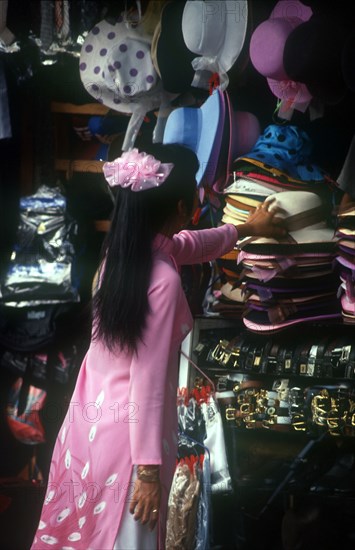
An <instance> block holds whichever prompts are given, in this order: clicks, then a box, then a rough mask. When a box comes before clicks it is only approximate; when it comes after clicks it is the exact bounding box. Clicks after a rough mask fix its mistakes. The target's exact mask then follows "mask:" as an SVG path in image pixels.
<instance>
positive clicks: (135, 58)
mask: <svg viewBox="0 0 355 550" xmlns="http://www.w3.org/2000/svg"><path fill="white" fill-rule="evenodd" d="M79 70H80V78H81V80H82V83H83V84H84V87H85V88H86V90H87V91H88V92H89V94H90V95H91V96H92V97H94V98H95V99H96V101H98V102H99V103H102V104H103V105H105V106H106V107H109V108H111V109H113V110H115V111H119V112H122V113H133V112H134V111H136V110H137V109H142V110H145V111H150V110H152V109H155V108H156V107H158V106H159V104H160V101H161V94H160V92H161V90H162V83H161V81H160V79H159V77H158V75H157V72H156V70H155V69H154V66H153V63H152V59H151V55H150V39H149V37H147V36H145V35H143V34H140V32H138V31H137V30H135V29H133V28H129V27H128V26H127V25H126V23H125V21H124V18H123V16H120V17H119V19H118V20H117V22H116V23H115V24H112V23H110V22H108V21H106V20H105V19H104V20H102V21H100V22H99V23H97V24H96V25H95V26H94V27H93V28H92V29H91V31H90V32H89V33H88V35H87V37H86V39H85V41H84V43H83V45H82V47H81V51H80V63H79Z"/></svg>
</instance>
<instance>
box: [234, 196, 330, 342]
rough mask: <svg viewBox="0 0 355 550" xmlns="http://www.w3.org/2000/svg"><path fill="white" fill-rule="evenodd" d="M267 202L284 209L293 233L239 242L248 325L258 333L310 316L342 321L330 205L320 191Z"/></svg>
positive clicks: (290, 324) (280, 211)
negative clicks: (280, 237) (283, 236)
mask: <svg viewBox="0 0 355 550" xmlns="http://www.w3.org/2000/svg"><path fill="white" fill-rule="evenodd" d="M265 202H266V203H269V204H270V205H269V209H270V210H271V211H272V210H273V209H275V208H276V209H278V211H279V214H278V215H279V216H280V217H282V218H284V220H285V225H286V228H287V230H288V235H287V237H285V238H282V239H279V240H275V239H268V238H246V239H243V240H242V241H240V242H239V247H240V248H241V250H242V252H241V253H240V255H239V258H238V259H239V261H240V262H241V264H242V265H243V268H244V275H243V285H244V291H245V293H246V307H247V309H246V311H245V312H244V316H243V321H244V324H245V325H246V327H247V328H248V329H249V330H252V331H254V332H261V333H271V332H274V331H278V330H281V329H283V328H286V327H289V326H292V325H298V324H300V323H302V324H304V323H305V322H307V321H309V322H318V321H322V322H329V321H332V320H338V319H339V317H341V311H340V302H339V299H338V298H337V287H338V284H339V282H338V277H337V275H336V274H335V272H334V270H333V261H334V258H335V252H336V240H335V238H334V230H333V229H332V228H331V227H329V225H328V223H327V206H326V205H324V203H323V202H322V199H321V197H320V196H319V195H318V194H316V193H313V192H310V191H301V190H295V191H284V192H279V193H276V194H272V195H270V196H269V197H267V198H266V199H265Z"/></svg>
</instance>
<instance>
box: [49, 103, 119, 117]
mask: <svg viewBox="0 0 355 550" xmlns="http://www.w3.org/2000/svg"><path fill="white" fill-rule="evenodd" d="M51 111H52V113H63V114H65V113H67V114H71V115H106V114H107V113H108V111H109V108H108V107H105V106H104V105H101V104H100V103H85V104H83V105H75V104H74V103H61V102H58V101H52V103H51Z"/></svg>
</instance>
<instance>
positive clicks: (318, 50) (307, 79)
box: [283, 15, 347, 104]
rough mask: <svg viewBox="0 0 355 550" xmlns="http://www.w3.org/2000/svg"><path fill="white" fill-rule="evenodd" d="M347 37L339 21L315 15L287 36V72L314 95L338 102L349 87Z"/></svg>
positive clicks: (327, 101)
mask: <svg viewBox="0 0 355 550" xmlns="http://www.w3.org/2000/svg"><path fill="white" fill-rule="evenodd" d="M346 37H347V35H346V33H344V31H343V28H342V27H341V26H340V25H338V24H337V23H336V21H333V20H332V19H330V18H328V17H324V16H321V15H313V16H312V17H311V18H310V19H309V20H308V21H306V22H304V23H302V24H301V25H299V26H297V27H296V28H295V29H294V30H293V31H292V32H291V33H290V35H289V36H288V38H287V40H286V43H285V48H284V55H283V62H284V66H285V70H286V72H287V74H288V75H289V77H290V78H291V79H292V80H296V81H298V82H302V83H304V84H305V85H306V86H307V88H308V90H309V92H310V93H311V94H312V96H313V97H314V98H316V99H318V100H320V101H322V102H324V103H329V104H334V103H338V102H339V101H341V100H342V99H343V97H344V96H345V94H346V89H347V88H346V84H345V81H344V78H343V73H342V65H341V58H342V51H343V48H344V45H345V41H346Z"/></svg>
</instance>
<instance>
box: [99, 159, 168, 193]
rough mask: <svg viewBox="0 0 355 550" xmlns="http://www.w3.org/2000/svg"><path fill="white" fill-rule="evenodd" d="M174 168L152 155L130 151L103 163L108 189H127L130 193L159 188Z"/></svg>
mask: <svg viewBox="0 0 355 550" xmlns="http://www.w3.org/2000/svg"><path fill="white" fill-rule="evenodd" d="M173 168H174V164H173V163H163V162H160V161H159V160H157V159H156V158H155V157H153V155H147V153H143V152H142V153H140V152H139V151H138V149H132V150H131V151H127V152H125V153H122V155H121V157H119V158H117V159H115V160H114V161H112V162H105V164H104V165H103V172H104V176H105V179H106V181H107V182H108V184H109V186H110V187H123V188H127V187H129V188H130V189H131V191H135V192H137V191H145V190H147V189H152V188H153V187H159V186H160V185H161V184H162V183H164V181H165V180H166V178H167V177H168V176H169V174H170V172H171V171H172V169H173Z"/></svg>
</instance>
